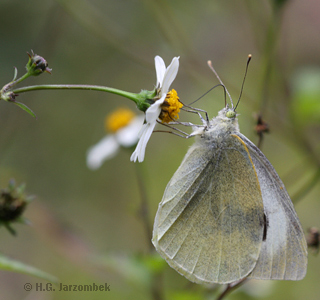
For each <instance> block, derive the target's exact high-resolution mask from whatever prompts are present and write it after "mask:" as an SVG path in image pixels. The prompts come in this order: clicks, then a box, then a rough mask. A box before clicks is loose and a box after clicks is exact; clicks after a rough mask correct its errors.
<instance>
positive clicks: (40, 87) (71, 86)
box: [13, 84, 139, 103]
mask: <svg viewBox="0 0 320 300" xmlns="http://www.w3.org/2000/svg"><path fill="white" fill-rule="evenodd" d="M36 90H90V91H100V92H107V93H112V94H116V95H119V96H123V97H126V98H129V99H131V100H133V101H134V102H135V103H138V102H139V94H135V93H129V92H125V91H122V90H118V89H114V88H109V87H106V86H99V85H86V84H84V85H82V84H47V85H33V86H26V87H22V88H18V89H15V90H13V93H15V94H20V93H25V92H30V91H36Z"/></svg>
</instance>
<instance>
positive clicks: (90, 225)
mask: <svg viewBox="0 0 320 300" xmlns="http://www.w3.org/2000/svg"><path fill="white" fill-rule="evenodd" d="M0 11H1V18H0V32H1V39H0V49H1V51H0V66H1V72H0V80H1V86H2V85H4V84H6V83H7V82H9V81H10V80H11V79H12V77H13V71H14V67H17V68H18V70H19V74H20V75H22V74H23V73H24V66H25V64H26V63H27V60H28V57H27V54H26V52H27V51H29V52H30V50H31V49H33V50H34V51H35V53H37V54H39V55H41V56H43V57H44V58H45V59H46V60H47V61H48V63H49V67H50V68H52V69H53V71H52V75H49V74H43V75H41V76H39V77H33V78H29V79H27V80H26V81H25V82H23V83H22V84H21V85H20V86H24V85H33V84H49V83H51V84H57V83H65V84H66V83H78V84H95V85H105V86H109V87H115V88H119V89H123V90H126V91H130V92H139V91H140V90H141V89H148V90H152V89H153V87H154V84H155V83H156V76H155V71H154V56H155V55H160V56H161V57H163V58H164V60H165V62H166V64H167V65H168V64H169V63H170V62H171V59H172V58H173V57H174V56H180V69H179V73H178V76H177V79H176V80H175V82H174V83H173V85H172V88H174V89H176V90H177V91H178V94H179V96H180V99H181V100H182V101H183V102H184V103H190V102H192V101H194V100H195V99H197V98H198V97H200V96H201V95H202V94H204V93H205V92H206V91H207V90H208V89H209V88H211V87H212V86H214V85H215V84H217V83H218V82H217V79H216V78H215V77H214V75H213V74H212V72H211V71H210V70H209V68H208V67H207V65H206V62H207V60H212V63H213V65H214V67H215V69H216V70H217V72H218V74H219V75H220V77H221V79H222V80H223V81H224V83H225V85H226V86H227V88H228V89H229V91H230V93H231V95H232V96H233V98H234V100H236V99H237V97H238V95H239V91H240V87H241V82H242V79H243V74H244V69H245V63H246V59H247V55H248V54H249V53H251V54H252V56H253V59H252V62H251V65H250V67H249V73H248V76H247V81H246V84H245V88H244V93H243V97H242V100H241V103H240V105H239V107H238V109H237V111H238V113H239V114H240V116H239V123H240V128H241V132H242V133H243V134H245V135H246V136H247V137H248V138H249V139H251V140H252V141H253V142H254V143H257V142H258V136H257V135H256V133H255V132H254V126H255V122H256V120H255V117H254V115H255V114H257V113H259V112H262V114H263V118H264V120H265V121H266V122H267V123H268V124H269V126H270V134H268V135H265V137H264V140H263V144H262V150H263V152H264V154H265V155H266V156H267V157H268V159H269V160H270V162H271V163H272V164H273V166H274V167H275V169H276V170H277V172H278V173H279V175H280V177H281V178H282V179H283V181H284V184H285V185H286V187H287V190H288V192H289V194H290V195H291V196H292V197H293V199H294V200H295V201H296V203H295V207H296V210H297V213H298V215H299V217H300V220H301V223H302V226H303V228H304V230H305V232H307V229H308V228H309V227H312V226H316V227H320V219H319V214H320V201H319V200H320V199H319V192H320V187H319V180H318V178H319V169H320V155H319V152H320V151H319V140H320V139H319V137H320V75H319V74H320V55H319V53H320V39H319V30H320V19H319V11H320V2H319V1H316V0H306V1H290V0H289V1H275V0H274V1H271V0H270V1H262V0H261V1H256V0H236V1H185V0H184V1H182V0H175V1H169V0H140V1H139V0H132V1H128V0H123V1H119V0H117V1H116V0H114V1H110V0H108V1H105V0H87V1H85V0H69V1H64V0H56V1H54V0H41V1H36V0H29V1H18V0H2V1H1V2H0ZM17 100H18V101H21V102H23V103H25V104H27V105H28V106H29V107H31V108H32V110H33V111H34V112H35V113H36V114H37V116H38V119H37V120H35V119H34V118H32V117H31V116H30V115H28V114H26V113H25V112H24V111H22V110H21V109H19V108H18V107H16V106H14V105H11V104H9V103H6V102H4V101H1V103H0V128H1V132H0V185H1V186H0V187H1V188H4V187H6V186H7V184H8V182H9V180H10V179H11V178H15V179H16V181H17V183H22V182H25V183H26V184H27V191H28V193H29V194H34V195H36V200H34V201H33V202H32V203H31V204H30V205H29V207H28V208H27V211H26V213H25V216H26V217H27V218H28V219H29V220H30V221H31V226H25V225H19V224H16V225H14V228H15V229H16V230H17V232H18V235H17V237H13V236H11V235H10V234H9V232H8V231H7V230H5V229H4V228H1V230H0V240H1V247H0V251H1V253H3V254H4V255H6V256H9V257H11V258H14V259H16V260H19V261H22V262H24V263H27V264H29V265H32V266H35V267H37V268H39V269H41V270H43V271H46V272H48V273H50V274H53V275H55V276H57V277H58V278H59V279H60V280H61V282H62V283H63V284H91V283H93V282H95V283H96V284H104V283H105V282H107V283H108V284H109V285H110V288H111V291H109V292H39V291H38V292H37V291H35V290H33V291H31V292H26V291H25V290H24V289H23V286H24V284H25V283H27V282H28V283H31V284H33V285H34V286H35V284H36V283H41V282H42V283H43V284H45V283H46V281H44V280H41V279H38V278H35V277H32V276H28V275H21V274H17V273H11V272H4V271H0V295H1V296H0V298H1V299H39V300H40V299H41V300H42V299H43V300H47V299H61V300H62V299H113V300H116V299H129V298H130V299H132V298H134V299H159V300H160V299H215V297H216V296H217V290H215V289H212V288H204V287H201V286H199V285H196V284H192V283H190V282H189V281H188V280H186V279H185V278H184V277H182V276H180V275H179V274H178V273H176V272H175V271H174V270H172V269H171V268H170V267H168V266H167V265H166V264H165V263H164V264H161V262H162V260H160V261H157V260H154V259H153V260H152V261H151V262H150V263H149V262H148V261H147V262H146V260H148V257H147V253H148V252H149V249H150V242H149V241H148V239H147V238H146V234H145V228H144V225H143V222H141V216H139V214H138V211H139V209H140V202H141V199H140V191H139V187H138V184H137V176H136V174H137V173H136V172H137V168H139V169H140V171H141V172H142V174H144V175H143V176H144V177H143V181H144V185H145V188H146V193H147V196H148V206H149V213H150V216H149V222H150V223H151V224H152V222H153V218H154V216H155V213H156V210H157V206H158V203H159V202H160V200H161V198H162V194H163V191H164V189H165V186H166V184H167V183H168V181H169V179H170V178H171V176H172V175H173V173H174V171H175V170H176V169H177V167H178V166H179V164H180V162H181V160H182V158H183V156H184V154H185V153H186V151H187V149H188V147H189V146H190V145H191V144H192V142H193V141H192V140H184V139H181V138H178V137H176V136H173V135H169V134H162V133H156V134H153V136H152V137H151V140H150V142H149V144H148V147H147V151H146V159H145V161H144V162H143V164H142V165H141V164H140V165H138V166H137V165H135V164H133V163H132V162H130V161H129V157H130V154H131V153H130V152H129V151H126V150H122V151H120V153H119V154H118V155H117V156H116V157H115V158H114V159H112V160H109V161H107V162H106V163H105V164H104V165H103V166H102V167H101V168H100V169H99V170H97V171H91V170H89V169H88V168H87V166H86V151H87V149H88V148H89V147H90V146H92V145H93V144H95V143H97V142H98V141H99V140H100V139H101V138H102V137H103V136H104V135H105V134H106V133H105V131H104V125H103V122H104V118H105V116H106V114H107V113H108V112H110V111H112V110H113V109H114V108H117V107H119V106H127V107H129V108H131V109H134V110H136V108H135V106H134V104H133V103H131V102H130V101H129V100H127V99H124V98H121V97H118V96H116V95H111V94H107V93H101V92H90V91H35V92H30V93H25V94H21V95H20V96H19V97H18V98H17ZM223 105H224V100H223V93H222V91H221V90H219V89H216V90H214V91H212V92H210V93H209V94H208V95H207V96H206V97H205V98H204V99H202V100H201V101H199V102H197V103H196V104H195V106H196V107H200V108H202V109H205V110H207V111H208V113H209V116H210V117H211V118H212V117H213V116H215V115H216V113H217V111H218V110H219V109H221V108H222V107H223ZM136 112H137V113H138V111H137V110H136ZM185 117H186V118H185V119H184V115H183V114H182V115H181V116H180V119H181V120H185V121H190V120H191V121H194V122H198V119H197V117H196V116H195V117H193V116H192V118H190V116H189V115H186V116H185ZM150 265H151V266H150ZM158 268H159V269H161V270H162V268H163V274H162V275H159V274H158V273H157V272H156V270H157V269H158ZM319 278H320V261H319V256H315V255H312V254H309V267H308V272H307V276H306V278H305V279H304V280H302V281H299V282H285V281H273V282H270V281H267V282H258V283H257V284H255V283H250V285H249V284H248V285H244V286H243V287H242V288H240V289H239V290H237V291H235V292H234V293H232V294H230V296H228V299H319V297H320V296H319V295H320V287H319ZM250 286H251V287H250ZM57 290H58V288H57ZM157 293H158V294H157ZM159 295H160V296H161V297H160V298H159ZM157 297H158V298H157Z"/></svg>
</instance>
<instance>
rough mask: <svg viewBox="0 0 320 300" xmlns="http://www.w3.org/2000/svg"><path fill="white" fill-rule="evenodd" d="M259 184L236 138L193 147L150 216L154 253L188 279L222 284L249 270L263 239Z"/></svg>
mask: <svg viewBox="0 0 320 300" xmlns="http://www.w3.org/2000/svg"><path fill="white" fill-rule="evenodd" d="M263 229H264V217H263V203H262V196H261V193H260V187H259V182H258V178H257V174H256V171H255V168H254V166H253V164H252V161H251V158H250V155H249V152H248V150H247V148H246V146H245V145H244V143H243V142H242V141H241V139H239V138H238V137H235V136H231V135H229V136H228V137H226V138H225V139H224V141H223V144H220V145H219V144H216V143H212V145H211V146H210V149H209V150H208V145H207V144H205V145H204V144H203V142H202V141H201V139H199V141H198V142H196V143H195V145H193V146H192V147H191V148H190V149H189V151H188V153H187V155H186V157H185V159H184V161H183V162H182V164H181V166H180V167H179V169H178V170H177V172H176V173H175V174H174V176H173V178H172V179H171V181H170V182H169V184H168V186H167V188H166V191H165V194H164V196H163V199H162V201H161V203H160V204H159V209H158V212H157V215H156V220H155V225H154V232H153V243H154V245H155V247H156V249H157V251H158V252H159V253H160V254H161V255H162V256H163V257H164V258H165V259H166V260H167V261H168V263H169V264H170V266H171V267H173V268H175V269H176V270H177V271H178V272H180V273H181V274H182V275H184V276H186V277H187V278H188V279H190V280H191V281H194V282H198V283H204V282H207V283H213V282H216V283H227V282H232V281H236V280H239V279H241V278H244V277H246V276H247V275H248V274H249V273H250V272H251V271H252V270H253V269H254V267H255V264H256V262H257V260H258V257H259V253H260V248H261V243H262V239H263Z"/></svg>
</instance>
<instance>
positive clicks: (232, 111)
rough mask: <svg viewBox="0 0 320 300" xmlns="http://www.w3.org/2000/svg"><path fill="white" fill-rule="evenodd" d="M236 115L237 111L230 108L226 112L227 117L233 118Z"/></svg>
mask: <svg viewBox="0 0 320 300" xmlns="http://www.w3.org/2000/svg"><path fill="white" fill-rule="evenodd" d="M235 116H236V112H235V111H234V110H228V111H227V113H226V117H227V118H229V119H232V118H234V117H235Z"/></svg>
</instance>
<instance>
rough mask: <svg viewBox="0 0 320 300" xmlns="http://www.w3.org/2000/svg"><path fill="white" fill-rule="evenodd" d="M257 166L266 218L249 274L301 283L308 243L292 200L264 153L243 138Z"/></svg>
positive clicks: (304, 272)
mask: <svg viewBox="0 0 320 300" xmlns="http://www.w3.org/2000/svg"><path fill="white" fill-rule="evenodd" d="M238 135H239V137H240V138H241V139H243V140H244V141H245V143H246V145H247V146H248V149H249V152H250V154H251V157H252V160H253V163H254V165H255V167H256V171H257V174H258V178H259V180H260V187H261V192H262V198H263V205H264V210H265V214H266V217H267V231H266V239H265V240H264V241H263V243H262V248H261V253H260V257H259V260H258V263H257V265H256V267H255V269H254V270H253V272H252V273H251V275H250V277H251V278H256V279H285V280H300V279H302V278H303V277H304V276H305V274H306V270H307V244H306V240H305V237H304V234H303V230H302V227H301V225H300V222H299V219H298V216H297V214H296V212H295V210H294V207H293V204H292V202H291V199H290V197H289V195H288V193H287V191H286V189H285V187H284V185H283V183H282V181H281V179H280V178H279V176H278V174H277V173H276V171H275V170H274V168H273V166H272V165H271V163H270V162H269V161H268V159H267V158H266V157H265V156H264V154H263V153H262V152H261V151H260V150H259V149H258V148H257V147H256V146H255V145H254V144H253V143H252V142H251V141H250V140H248V139H247V138H246V137H244V136H243V135H242V134H240V133H239V134H238Z"/></svg>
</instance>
